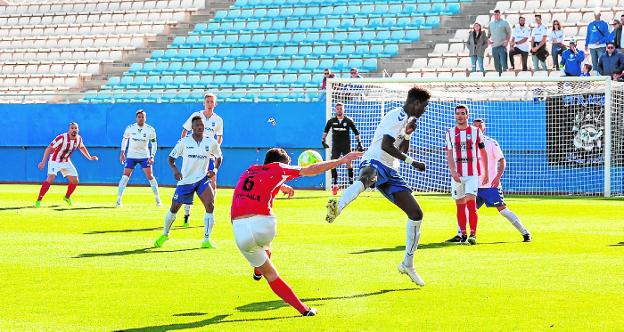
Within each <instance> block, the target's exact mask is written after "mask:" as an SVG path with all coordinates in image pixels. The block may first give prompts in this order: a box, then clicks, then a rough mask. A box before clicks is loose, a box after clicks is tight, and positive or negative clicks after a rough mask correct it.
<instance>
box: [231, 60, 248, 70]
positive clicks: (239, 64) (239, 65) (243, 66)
mask: <svg viewBox="0 0 624 332" xmlns="http://www.w3.org/2000/svg"><path fill="white" fill-rule="evenodd" d="M248 68H249V61H236V64H235V66H234V69H236V71H238V72H244V71H245V70H247V69H248Z"/></svg>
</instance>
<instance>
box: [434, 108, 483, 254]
mask: <svg viewBox="0 0 624 332" xmlns="http://www.w3.org/2000/svg"><path fill="white" fill-rule="evenodd" d="M468 117H469V111H468V106H466V105H461V104H459V105H457V106H455V121H456V123H457V125H456V126H454V127H452V128H450V129H449V130H448V131H447V132H446V138H445V140H446V160H447V162H448V166H449V169H450V171H451V178H452V179H451V196H452V197H453V199H454V200H455V205H456V207H457V224H458V225H459V229H460V231H461V234H462V239H461V243H470V244H477V222H478V218H479V217H478V215H477V203H476V199H477V190H478V189H479V175H480V174H481V169H480V167H479V160H478V158H479V157H478V156H477V154H480V155H481V160H482V161H483V164H484V168H485V169H488V156H487V151H486V150H485V143H484V139H483V132H481V129H479V128H477V127H475V126H471V125H469V124H468ZM488 182H489V177H488V174H487V172H483V176H482V181H481V184H486V183H488ZM466 210H468V223H470V236H467V235H466Z"/></svg>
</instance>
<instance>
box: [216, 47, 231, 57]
mask: <svg viewBox="0 0 624 332" xmlns="http://www.w3.org/2000/svg"><path fill="white" fill-rule="evenodd" d="M230 50H232V49H231V48H229V47H221V48H219V49H217V56H218V57H220V58H227V57H229V56H230Z"/></svg>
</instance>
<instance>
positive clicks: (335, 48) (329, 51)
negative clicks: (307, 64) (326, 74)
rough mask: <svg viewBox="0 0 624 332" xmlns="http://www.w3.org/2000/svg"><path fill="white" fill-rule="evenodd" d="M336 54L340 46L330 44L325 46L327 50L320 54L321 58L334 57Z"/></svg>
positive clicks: (338, 52)
mask: <svg viewBox="0 0 624 332" xmlns="http://www.w3.org/2000/svg"><path fill="white" fill-rule="evenodd" d="M338 54H340V46H338V45H330V46H327V51H325V54H324V55H322V56H321V58H334V57H335V56H337V55H338Z"/></svg>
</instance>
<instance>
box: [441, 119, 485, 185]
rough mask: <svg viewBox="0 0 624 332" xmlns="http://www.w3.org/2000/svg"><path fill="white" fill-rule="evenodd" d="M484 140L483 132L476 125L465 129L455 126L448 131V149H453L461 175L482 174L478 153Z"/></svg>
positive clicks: (458, 171)
mask: <svg viewBox="0 0 624 332" xmlns="http://www.w3.org/2000/svg"><path fill="white" fill-rule="evenodd" d="M483 142H484V138H483V132H481V129H479V128H477V127H475V126H468V127H467V128H466V129H463V130H461V129H459V128H458V127H457V126H455V127H453V128H451V129H449V130H448V131H447V132H446V149H447V150H450V151H453V159H455V165H456V166H457V173H459V176H473V175H477V176H478V175H481V169H480V167H479V160H478V155H477V153H478V150H479V144H482V143H483Z"/></svg>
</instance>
